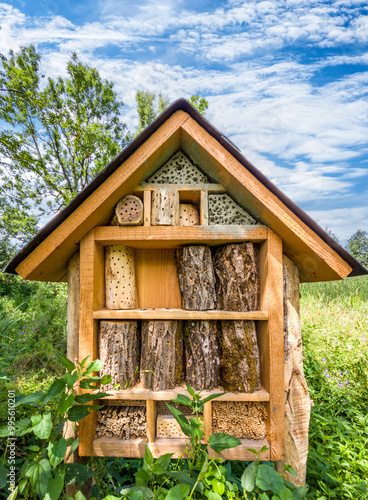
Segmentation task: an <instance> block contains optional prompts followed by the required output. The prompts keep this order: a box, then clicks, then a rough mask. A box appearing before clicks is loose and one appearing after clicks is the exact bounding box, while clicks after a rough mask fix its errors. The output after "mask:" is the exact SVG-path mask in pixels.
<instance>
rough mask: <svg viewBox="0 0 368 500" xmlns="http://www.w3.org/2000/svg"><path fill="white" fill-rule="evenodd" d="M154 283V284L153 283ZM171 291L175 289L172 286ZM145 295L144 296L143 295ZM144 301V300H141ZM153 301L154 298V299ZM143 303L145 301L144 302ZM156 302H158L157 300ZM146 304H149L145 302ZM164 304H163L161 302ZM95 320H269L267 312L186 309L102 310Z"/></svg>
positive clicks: (94, 315) (97, 312) (94, 314)
mask: <svg viewBox="0 0 368 500" xmlns="http://www.w3.org/2000/svg"><path fill="white" fill-rule="evenodd" d="M151 283H152V282H151ZM171 290H174V288H173V287H172V286H171ZM142 295H143V294H142ZM141 300H142V299H141ZM151 300H153V297H152V299H151ZM176 300H177V299H176ZM142 301H143V300H142ZM155 302H156V300H155ZM157 302H158V301H157ZM144 303H147V301H145V302H144ZM161 304H162V302H161ZM93 317H94V318H95V319H184V320H185V319H186V320H190V319H203V320H204V319H209V320H215V319H223V320H227V321H230V320H237V321H240V320H249V321H251V320H258V321H265V320H267V319H268V312H267V311H240V312H239V311H219V310H217V309H215V310H213V311H186V310H184V309H159V308H155V309H129V310H127V309H124V310H120V311H119V310H116V309H115V310H112V309H100V310H99V311H95V312H94V313H93Z"/></svg>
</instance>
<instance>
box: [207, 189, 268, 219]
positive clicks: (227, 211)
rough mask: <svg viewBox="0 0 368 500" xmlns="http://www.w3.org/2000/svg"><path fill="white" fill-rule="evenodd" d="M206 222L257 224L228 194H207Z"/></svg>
mask: <svg viewBox="0 0 368 500" xmlns="http://www.w3.org/2000/svg"><path fill="white" fill-rule="evenodd" d="M208 218H209V221H208V224H210V225H212V224H221V225H222V224H226V225H228V224H229V225H248V224H252V225H253V224H258V222H257V221H256V219H255V218H254V217H253V216H252V215H250V214H249V213H248V212H247V211H246V210H244V208H242V207H241V206H240V205H238V204H237V203H235V201H234V200H233V199H232V198H230V196H229V195H228V194H210V195H209V196H208Z"/></svg>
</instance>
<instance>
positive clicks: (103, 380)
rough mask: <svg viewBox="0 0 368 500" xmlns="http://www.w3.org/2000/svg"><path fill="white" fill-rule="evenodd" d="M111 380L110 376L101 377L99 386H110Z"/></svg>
mask: <svg viewBox="0 0 368 500" xmlns="http://www.w3.org/2000/svg"><path fill="white" fill-rule="evenodd" d="M111 382H112V378H111V375H103V376H102V377H101V379H100V384H101V385H106V384H111Z"/></svg>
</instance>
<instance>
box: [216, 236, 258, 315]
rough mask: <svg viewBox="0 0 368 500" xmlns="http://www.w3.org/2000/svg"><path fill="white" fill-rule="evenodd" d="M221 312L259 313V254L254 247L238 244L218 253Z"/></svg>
mask: <svg viewBox="0 0 368 500" xmlns="http://www.w3.org/2000/svg"><path fill="white" fill-rule="evenodd" d="M213 265H214V268H215V273H216V285H217V309H223V310H226V311H257V310H258V308H259V288H260V284H259V252H258V246H257V245H254V244H253V243H234V244H231V245H225V246H223V247H220V248H218V249H217V250H216V252H215V255H214V261H213Z"/></svg>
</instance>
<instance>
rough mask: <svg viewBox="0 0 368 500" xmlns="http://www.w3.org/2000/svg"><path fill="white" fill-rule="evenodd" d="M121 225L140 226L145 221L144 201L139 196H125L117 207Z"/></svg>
mask: <svg viewBox="0 0 368 500" xmlns="http://www.w3.org/2000/svg"><path fill="white" fill-rule="evenodd" d="M115 215H116V221H117V223H118V225H119V226H140V225H142V223H143V203H142V202H141V200H140V199H139V198H138V197H137V196H133V195H128V196H124V198H122V199H121V200H120V201H119V203H118V204H117V205H116V207H115Z"/></svg>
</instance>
